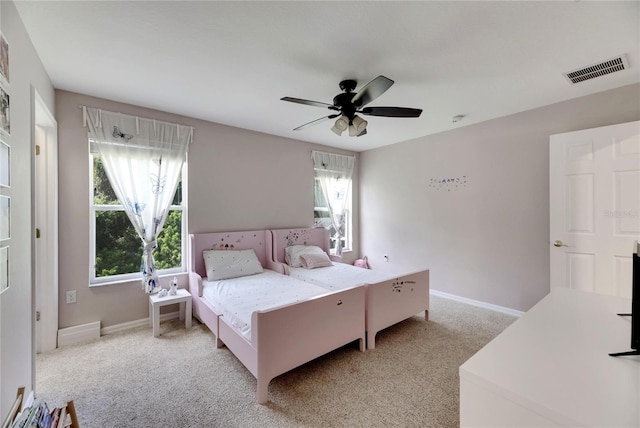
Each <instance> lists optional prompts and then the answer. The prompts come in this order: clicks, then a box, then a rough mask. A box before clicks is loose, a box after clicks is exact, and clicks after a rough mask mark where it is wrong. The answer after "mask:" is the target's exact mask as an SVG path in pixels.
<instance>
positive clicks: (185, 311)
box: [149, 288, 191, 337]
mask: <svg viewBox="0 0 640 428" xmlns="http://www.w3.org/2000/svg"><path fill="white" fill-rule="evenodd" d="M175 303H180V319H184V326H185V328H190V327H191V294H189V292H188V291H187V290H185V289H183V288H179V289H178V292H177V294H176V295H175V296H171V295H169V294H167V295H166V296H164V297H159V296H158V295H157V294H152V295H150V296H149V324H150V325H152V326H153V336H154V337H158V336H160V306H165V305H173V304H175Z"/></svg>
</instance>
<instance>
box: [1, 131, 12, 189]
mask: <svg viewBox="0 0 640 428" xmlns="http://www.w3.org/2000/svg"><path fill="white" fill-rule="evenodd" d="M0 187H11V147H10V146H9V145H8V144H7V143H5V142H4V141H2V140H0Z"/></svg>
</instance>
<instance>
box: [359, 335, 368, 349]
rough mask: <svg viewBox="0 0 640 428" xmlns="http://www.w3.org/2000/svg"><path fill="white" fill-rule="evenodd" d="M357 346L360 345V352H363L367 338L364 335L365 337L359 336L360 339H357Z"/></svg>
mask: <svg viewBox="0 0 640 428" xmlns="http://www.w3.org/2000/svg"><path fill="white" fill-rule="evenodd" d="M358 344H359V347H360V352H364V350H365V348H366V345H367V339H366V336H365V337H361V338H360V340H359V341H358Z"/></svg>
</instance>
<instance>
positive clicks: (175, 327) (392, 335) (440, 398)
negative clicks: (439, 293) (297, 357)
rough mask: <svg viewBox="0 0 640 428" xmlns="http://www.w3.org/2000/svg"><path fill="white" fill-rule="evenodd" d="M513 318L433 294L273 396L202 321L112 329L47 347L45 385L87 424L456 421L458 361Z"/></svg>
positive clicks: (295, 373)
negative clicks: (367, 344) (363, 346)
mask: <svg viewBox="0 0 640 428" xmlns="http://www.w3.org/2000/svg"><path fill="white" fill-rule="evenodd" d="M514 320H515V318H514V317H511V316H508V315H505V314H501V313H497V312H492V311H489V310H486V309H481V308H478V307H474V306H469V305H465V304H462V303H458V302H454V301H451V300H447V299H443V298H439V297H432V300H431V311H430V320H429V321H428V322H425V321H424V318H423V317H421V316H415V317H413V318H410V319H408V320H406V321H403V322H401V323H399V324H397V325H395V326H392V327H390V328H388V329H386V330H384V331H383V332H381V333H379V335H378V338H377V341H376V349H375V350H372V351H367V352H365V353H361V352H359V351H358V348H357V344H356V343H355V342H354V343H353V344H351V345H348V346H345V347H343V348H341V349H338V350H336V351H334V352H331V353H329V354H327V355H325V356H323V357H320V358H318V359H316V360H314V361H312V362H310V363H307V364H305V365H303V366H301V367H299V368H297V369H294V370H292V371H291V372H288V373H285V374H283V375H281V376H279V377H277V378H276V379H274V380H273V381H272V382H271V384H270V386H269V399H270V402H269V403H268V404H267V405H259V404H256V402H255V387H256V381H255V378H253V376H252V375H251V374H250V373H249V371H248V370H247V369H245V367H244V366H243V365H242V364H241V363H240V362H239V361H238V360H237V359H236V358H235V357H234V356H233V354H232V353H231V352H230V351H229V350H228V349H227V348H226V347H225V348H221V349H216V347H215V340H214V336H213V334H211V333H210V332H209V330H208V329H207V328H206V327H205V326H204V325H201V324H199V323H198V322H197V321H195V320H194V321H195V322H194V326H193V327H192V328H191V329H189V330H185V328H184V323H183V322H180V321H178V320H171V321H166V322H163V323H162V324H161V331H162V336H160V337H158V338H154V337H153V336H152V332H151V329H150V328H147V327H140V328H137V329H133V330H130V331H126V332H122V333H117V334H112V335H107V336H103V337H101V338H100V339H96V340H95V341H92V342H89V343H86V344H80V345H73V346H69V347H65V348H61V349H56V350H54V351H50V352H46V353H43V354H40V355H38V357H37V362H36V367H37V370H36V373H37V374H36V394H37V397H38V398H42V399H44V400H46V401H47V402H48V403H49V405H50V406H52V405H61V404H64V403H65V402H66V401H67V400H74V403H75V407H76V410H77V413H78V418H79V422H80V426H81V427H82V428H92V427H97V428H103V427H119V428H123V427H391V426H396V427H456V426H459V408H458V407H459V378H458V367H459V366H460V365H461V364H462V363H463V362H465V361H466V360H467V359H468V358H469V357H471V356H472V355H473V354H474V353H475V352H477V351H478V350H479V349H480V348H482V347H483V346H484V345H485V344H486V343H488V342H489V341H490V340H491V339H492V338H493V337H495V336H496V335H497V334H499V333H500V332H501V331H502V330H503V329H504V328H506V327H507V326H509V325H510V324H511V323H512V322H513V321H514Z"/></svg>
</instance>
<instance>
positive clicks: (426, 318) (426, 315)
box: [424, 309, 429, 321]
mask: <svg viewBox="0 0 640 428" xmlns="http://www.w3.org/2000/svg"><path fill="white" fill-rule="evenodd" d="M424 320H425V321H429V309H425V310H424Z"/></svg>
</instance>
